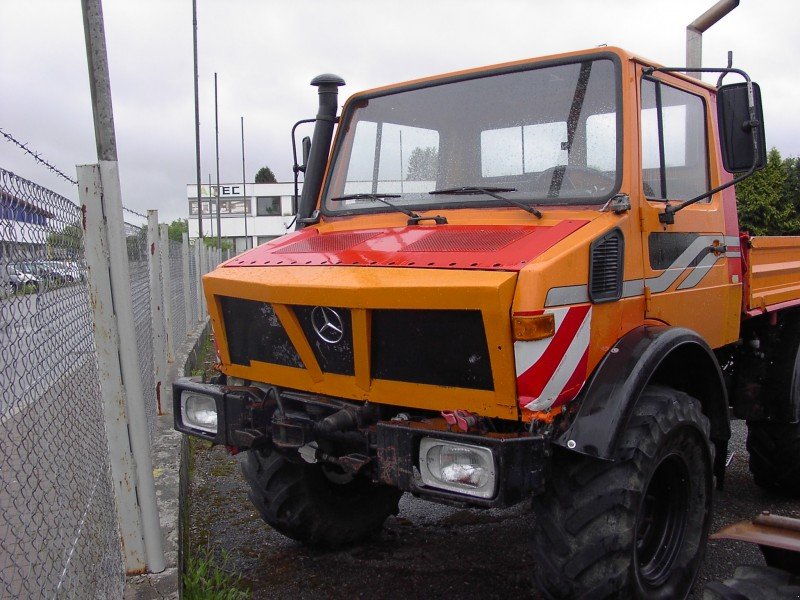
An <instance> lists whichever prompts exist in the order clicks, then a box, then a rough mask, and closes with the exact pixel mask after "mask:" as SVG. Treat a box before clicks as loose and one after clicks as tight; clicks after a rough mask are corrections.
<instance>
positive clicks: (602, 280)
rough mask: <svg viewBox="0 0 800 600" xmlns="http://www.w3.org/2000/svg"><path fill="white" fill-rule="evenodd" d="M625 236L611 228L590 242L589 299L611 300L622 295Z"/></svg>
mask: <svg viewBox="0 0 800 600" xmlns="http://www.w3.org/2000/svg"><path fill="white" fill-rule="evenodd" d="M624 251H625V238H624V237H623V236H622V232H621V231H620V230H619V229H613V230H612V231H609V232H608V233H607V234H605V235H604V236H603V237H601V238H599V239H597V240H595V241H594V242H592V245H591V248H590V251H589V254H590V257H589V299H590V300H591V301H592V302H612V301H614V300H619V299H620V297H622V272H623V255H624Z"/></svg>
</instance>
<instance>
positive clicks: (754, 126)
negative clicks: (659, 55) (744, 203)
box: [642, 57, 761, 225]
mask: <svg viewBox="0 0 800 600" xmlns="http://www.w3.org/2000/svg"><path fill="white" fill-rule="evenodd" d="M729 61H730V57H729ZM655 71H660V72H662V73H720V76H719V79H718V80H717V88H719V87H720V86H721V85H722V80H723V79H724V78H725V76H726V75H728V74H729V73H735V74H737V75H741V76H742V78H743V79H744V80H745V82H746V84H747V111H748V113H749V116H750V120H749V121H747V122H745V123H742V127H749V128H750V134H751V137H752V140H753V164H752V165H751V166H750V169H748V171H747V172H746V173H745V174H744V175H741V176H739V177H736V178H734V179H732V180H731V181H729V182H727V183H723V184H722V185H720V186H718V187H715V188H714V189H712V190H708V191H707V192H703V193H702V194H700V195H699V196H696V197H694V198H692V199H691V200H686V201H685V202H681V203H680V204H673V205H669V204H667V206H665V207H664V212H663V213H661V214H659V215H658V220H659V222H660V223H664V224H667V225H672V224H673V223H675V213H676V212H678V211H679V210H682V209H684V208H686V207H687V206H691V205H692V204H694V203H695V202H699V201H700V200H702V199H703V198H708V197H710V196H713V195H714V194H716V193H717V192H721V191H722V190H724V189H726V188H729V187H731V186H732V185H736V184H737V183H739V182H741V181H743V180H745V179H747V178H748V177H750V176H751V175H752V174H753V173H755V171H756V165H757V164H758V163H759V158H760V156H759V148H758V133H757V132H758V128H759V127H761V123H760V122H759V121H758V119H756V105H755V97H754V94H753V82H752V81H751V80H750V76H749V75H748V74H747V73H745V72H744V71H742V70H741V69H734V68H732V67H727V68H724V69H720V68H713V67H712V68H708V67H697V68H689V67H644V68H643V69H642V72H643V73H644V74H645V75H652V74H653V73H654V72H655Z"/></svg>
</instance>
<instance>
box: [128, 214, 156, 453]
mask: <svg viewBox="0 0 800 600" xmlns="http://www.w3.org/2000/svg"><path fill="white" fill-rule="evenodd" d="M125 243H126V245H127V247H128V273H129V275H130V280H131V303H132V304H133V324H134V327H135V328H136V350H137V354H138V355H139V370H140V371H141V378H142V390H143V392H144V407H145V414H146V415H147V431H148V433H149V434H150V439H151V440H152V439H153V438H154V436H155V434H156V416H157V415H158V407H157V399H156V384H155V376H154V373H153V368H154V365H153V327H152V321H151V314H150V261H149V258H148V252H147V227H137V226H136V225H132V224H131V223H127V222H126V223H125ZM162 318H163V317H162Z"/></svg>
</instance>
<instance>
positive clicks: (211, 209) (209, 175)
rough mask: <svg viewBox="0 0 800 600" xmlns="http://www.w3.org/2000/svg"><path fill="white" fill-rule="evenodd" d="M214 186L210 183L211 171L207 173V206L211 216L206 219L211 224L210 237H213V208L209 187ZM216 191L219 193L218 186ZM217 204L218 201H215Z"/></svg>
mask: <svg viewBox="0 0 800 600" xmlns="http://www.w3.org/2000/svg"><path fill="white" fill-rule="evenodd" d="M213 187H214V186H213V185H211V173H209V174H208V208H209V213H210V214H209V216H210V217H211V218H210V219H209V220H208V223H209V225H210V226H211V237H212V238H213V237H214V212H213V211H214V209H213V208H211V188H213ZM217 193H219V186H218V187H217ZM217 204H219V202H217Z"/></svg>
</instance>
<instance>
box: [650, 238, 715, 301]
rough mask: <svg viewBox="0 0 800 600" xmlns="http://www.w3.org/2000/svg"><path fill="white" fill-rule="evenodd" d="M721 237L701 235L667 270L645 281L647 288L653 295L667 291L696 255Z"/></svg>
mask: <svg viewBox="0 0 800 600" xmlns="http://www.w3.org/2000/svg"><path fill="white" fill-rule="evenodd" d="M720 237H721V236H718V235H701V236H700V237H698V238H697V239H696V240H695V241H693V242H692V243H691V244H689V247H688V248H686V250H684V251H683V252H682V253H681V255H680V256H679V257H678V258H677V259H675V262H674V263H672V264H671V265H670V266H669V268H668V269H665V270H664V272H663V273H662V274H661V275H659V276H658V277H651V278H649V279H648V280H647V287H649V288H650V291H651V292H652V293H654V294H658V293H661V292H663V291H666V290H668V289H669V287H670V286H671V285H672V284H673V283H675V282H676V281H677V280H678V277H680V276H681V274H682V273H683V271H684V270H685V269H686V267H688V266H689V264H690V263H691V262H692V261H693V260H694V259H695V258H697V255H698V254H700V253H701V252H702V251H704V250H705V249H706V248H708V247H709V246H710V245H711V244H712V242H714V240H719V238H720Z"/></svg>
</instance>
